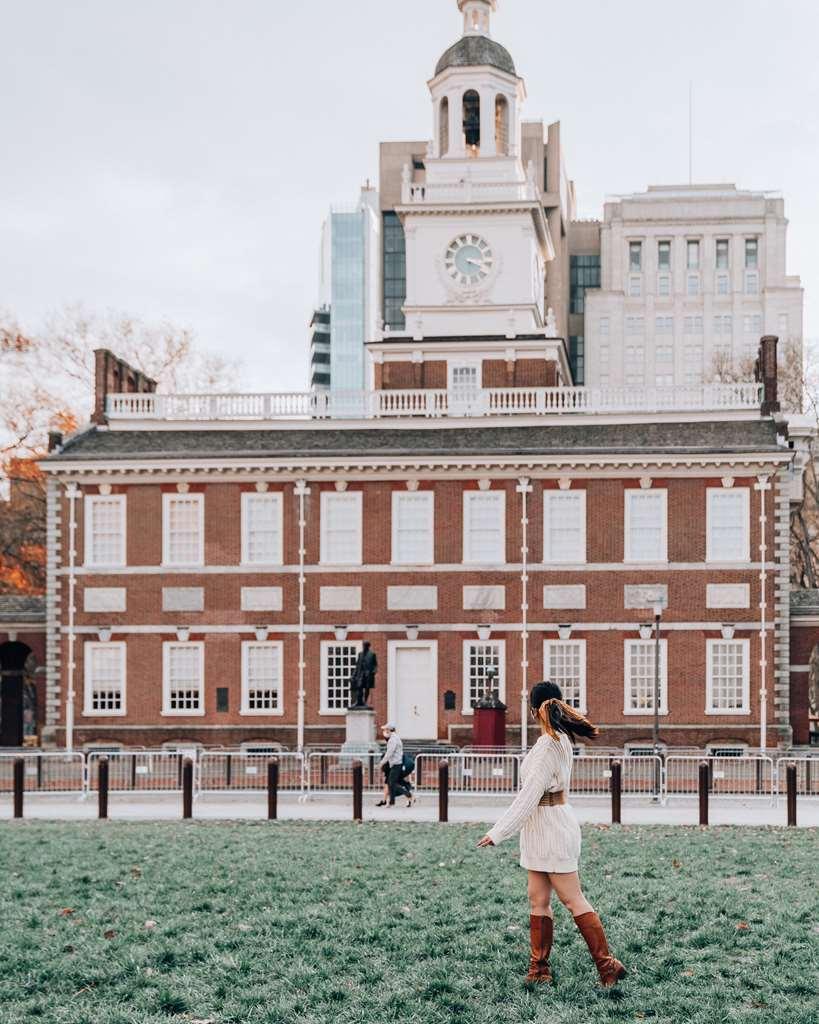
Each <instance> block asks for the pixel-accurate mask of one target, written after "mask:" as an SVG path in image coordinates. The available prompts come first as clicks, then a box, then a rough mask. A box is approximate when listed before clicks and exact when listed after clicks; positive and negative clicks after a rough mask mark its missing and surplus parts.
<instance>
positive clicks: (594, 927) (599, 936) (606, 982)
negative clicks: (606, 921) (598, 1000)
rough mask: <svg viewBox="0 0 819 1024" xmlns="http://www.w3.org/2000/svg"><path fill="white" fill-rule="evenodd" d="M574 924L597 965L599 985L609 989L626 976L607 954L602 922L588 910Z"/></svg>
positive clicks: (619, 964)
mask: <svg viewBox="0 0 819 1024" xmlns="http://www.w3.org/2000/svg"><path fill="white" fill-rule="evenodd" d="M574 923H575V924H576V925H577V927H578V928H579V929H580V934H581V935H582V936H583V938H584V939H585V940H586V945H587V946H588V947H589V952H590V953H591V955H592V960H594V962H595V964H596V965H597V973H598V974H599V975H600V984H601V985H602V986H603V987H604V988H611V986H612V985H616V984H617V982H618V981H619V980H620V979H621V978H624V977H625V976H626V969H625V967H623V965H622V964H621V963H620V961H619V960H617V959H616V958H615V957H613V956H612V955H611V953H609V946H608V943H607V942H606V933H605V932H604V931H603V922H602V921H601V920H600V918H599V917H598V916H597V914H596V913H595V912H594V911H593V910H590V911H589V913H588V914H581V915H580V916H579V917H576V918H575V919H574Z"/></svg>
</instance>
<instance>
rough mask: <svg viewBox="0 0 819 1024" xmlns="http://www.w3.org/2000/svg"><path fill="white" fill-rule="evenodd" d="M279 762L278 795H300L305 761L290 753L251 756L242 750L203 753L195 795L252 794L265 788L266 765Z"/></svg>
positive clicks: (298, 755)
mask: <svg viewBox="0 0 819 1024" xmlns="http://www.w3.org/2000/svg"><path fill="white" fill-rule="evenodd" d="M274 760H276V761H278V762H279V792H280V793H301V791H302V789H303V788H304V758H303V757H302V755H301V754H298V753H292V752H290V751H287V752H285V751H279V752H277V753H263V754H251V753H247V752H246V751H244V750H204V751H203V752H202V753H201V755H200V756H199V761H198V764H197V775H196V791H197V793H225V792H231V793H233V792H239V791H241V792H248V791H250V792H252V791H255V790H265V789H267V766H268V765H269V764H270V762H271V761H274Z"/></svg>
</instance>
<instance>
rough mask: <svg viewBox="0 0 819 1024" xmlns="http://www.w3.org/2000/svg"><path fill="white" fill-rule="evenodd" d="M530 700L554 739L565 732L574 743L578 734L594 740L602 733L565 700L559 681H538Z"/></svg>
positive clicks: (533, 708)
mask: <svg viewBox="0 0 819 1024" xmlns="http://www.w3.org/2000/svg"><path fill="white" fill-rule="evenodd" d="M529 700H530V703H531V705H532V710H533V711H535V712H537V717H538V718H539V719H540V721H541V722H542V723H543V726H544V728H545V730H546V732H547V733H548V734H549V735H550V736H551V737H552V739H553V740H556V739H557V738H558V733H561V732H565V733H566V735H567V736H568V737H569V739H570V740H571V741H572V743H574V742H575V739H576V737H577V736H583V737H584V738H586V739H590V740H593V739H595V738H596V737H597V736H599V735H600V730H599V729H598V728H597V726H595V725H592V724H591V722H590V721H589V720H588V718H585V717H584V716H583V715H581V714H580V712H579V711H576V710H575V709H574V708H573V707H571V705H569V704H567V703H566V702H565V701H564V700H563V692H562V690H561V689H560V687H559V686H558V685H557V683H538V684H537V685H536V686H533V687H532V692H531V694H530V695H529Z"/></svg>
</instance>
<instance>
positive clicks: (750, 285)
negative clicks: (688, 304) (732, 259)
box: [745, 270, 759, 295]
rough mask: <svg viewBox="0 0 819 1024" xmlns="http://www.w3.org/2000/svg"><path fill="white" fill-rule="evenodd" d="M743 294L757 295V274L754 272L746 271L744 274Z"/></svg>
mask: <svg viewBox="0 0 819 1024" xmlns="http://www.w3.org/2000/svg"><path fill="white" fill-rule="evenodd" d="M745 294H746V295H758V294H759V274H758V273H757V271H756V270H748V271H746V272H745Z"/></svg>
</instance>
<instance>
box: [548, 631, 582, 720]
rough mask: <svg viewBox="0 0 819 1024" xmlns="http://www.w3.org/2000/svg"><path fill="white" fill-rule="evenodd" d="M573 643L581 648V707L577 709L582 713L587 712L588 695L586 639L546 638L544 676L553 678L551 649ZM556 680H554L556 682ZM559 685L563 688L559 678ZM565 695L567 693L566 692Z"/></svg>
mask: <svg viewBox="0 0 819 1024" xmlns="http://www.w3.org/2000/svg"><path fill="white" fill-rule="evenodd" d="M572 644H574V645H575V646H577V647H579V648H580V707H579V708H577V711H579V712H580V714H581V715H585V714H586V713H587V708H588V704H587V697H586V641H585V640H544V641H543V678H544V679H551V672H550V670H549V664H550V661H551V650H552V648H553V647H570V646H571V645H572ZM554 681H555V680H552V682H554ZM557 684H558V686H560V688H561V689H563V685H562V683H561V682H560V680H557ZM564 697H565V694H564Z"/></svg>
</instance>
